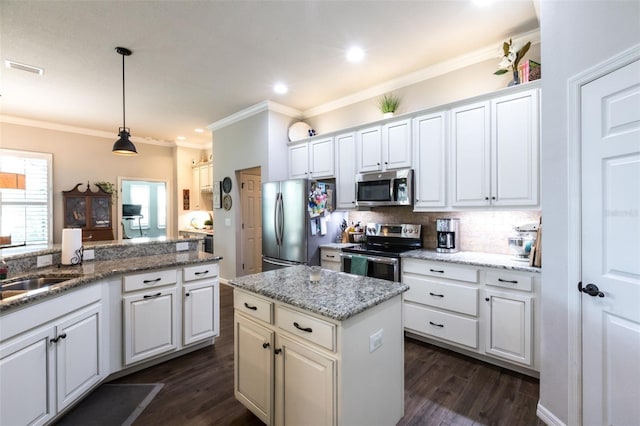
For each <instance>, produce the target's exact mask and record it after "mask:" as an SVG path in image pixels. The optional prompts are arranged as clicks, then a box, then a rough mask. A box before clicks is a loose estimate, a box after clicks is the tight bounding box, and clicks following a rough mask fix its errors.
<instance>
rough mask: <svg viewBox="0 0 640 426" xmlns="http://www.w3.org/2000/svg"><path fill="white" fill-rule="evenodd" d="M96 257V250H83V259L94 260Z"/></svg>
mask: <svg viewBox="0 0 640 426" xmlns="http://www.w3.org/2000/svg"><path fill="white" fill-rule="evenodd" d="M95 258H96V252H95V250H85V251H83V252H82V260H93V259H95Z"/></svg>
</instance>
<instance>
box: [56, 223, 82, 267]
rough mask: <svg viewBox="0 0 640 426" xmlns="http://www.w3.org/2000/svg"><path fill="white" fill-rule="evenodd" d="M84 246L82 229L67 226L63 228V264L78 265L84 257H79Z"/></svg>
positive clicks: (61, 260)
mask: <svg viewBox="0 0 640 426" xmlns="http://www.w3.org/2000/svg"><path fill="white" fill-rule="evenodd" d="M81 248H82V229H80V228H65V229H63V230H62V257H61V259H60V262H61V263H62V264H63V265H76V264H78V263H80V261H81V260H82V258H78V256H79V253H80V249H81Z"/></svg>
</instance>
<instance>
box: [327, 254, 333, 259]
mask: <svg viewBox="0 0 640 426" xmlns="http://www.w3.org/2000/svg"><path fill="white" fill-rule="evenodd" d="M327 257H330V258H332V259H333V258H334V257H335V256H334V255H332V254H328V255H327Z"/></svg>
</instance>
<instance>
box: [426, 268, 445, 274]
mask: <svg viewBox="0 0 640 426" xmlns="http://www.w3.org/2000/svg"><path fill="white" fill-rule="evenodd" d="M429 271H431V272H437V273H439V274H444V271H443V270H441V269H429Z"/></svg>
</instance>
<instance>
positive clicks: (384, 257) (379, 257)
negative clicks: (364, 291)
mask: <svg viewBox="0 0 640 426" xmlns="http://www.w3.org/2000/svg"><path fill="white" fill-rule="evenodd" d="M365 234H366V243H364V244H361V245H359V246H356V247H349V248H343V249H342V253H340V257H341V258H342V270H343V271H344V272H348V273H351V268H352V266H351V261H352V259H353V257H354V256H361V257H364V258H366V259H367V261H366V275H367V276H368V277H373V278H381V279H384V280H389V281H400V270H401V269H400V253H403V252H405V251H409V250H415V249H420V248H422V225H411V224H380V223H369V224H367V227H366V230H365ZM359 260H360V261H361V259H359ZM360 264H362V263H360ZM362 272H364V271H362Z"/></svg>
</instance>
